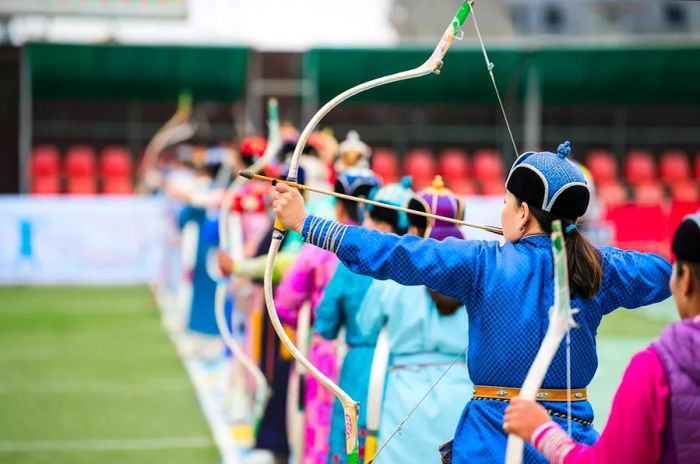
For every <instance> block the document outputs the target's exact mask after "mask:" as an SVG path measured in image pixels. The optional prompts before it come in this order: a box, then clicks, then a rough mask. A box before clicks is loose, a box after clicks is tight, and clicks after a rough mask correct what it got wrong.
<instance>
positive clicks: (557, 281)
mask: <svg viewBox="0 0 700 464" xmlns="http://www.w3.org/2000/svg"><path fill="white" fill-rule="evenodd" d="M552 256H553V258H554V264H553V268H554V306H552V309H551V310H550V313H549V327H547V332H546V334H545V336H544V339H543V340H542V344H541V345H540V349H539V351H537V355H536V356H535V360H534V361H533V362H532V365H531V366H530V370H529V371H528V373H527V376H526V377H525V381H524V382H523V386H522V388H521V390H520V395H519V396H520V397H521V398H524V399H527V400H531V401H535V399H536V397H537V391H538V390H539V389H540V387H541V386H542V382H543V381H544V377H545V375H546V374H547V370H548V369H549V366H550V365H551V364H552V360H553V359H554V355H555V354H556V352H557V350H558V349H559V345H560V344H561V341H562V339H563V338H564V337H565V336H566V337H567V339H568V334H569V329H571V328H573V327H576V326H577V325H576V323H575V322H574V319H573V315H574V314H575V313H577V312H578V310H575V309H574V310H572V309H571V302H570V300H569V272H568V268H567V261H566V244H565V242H564V235H563V234H562V230H561V221H554V222H553V223H552ZM567 347H568V345H567ZM568 364H569V363H568V359H567V366H568ZM567 390H569V388H568V386H567ZM569 407H570V406H569ZM569 415H570V414H569ZM523 447H524V443H523V439H522V438H520V437H518V436H516V435H513V434H510V435H508V446H507V448H506V464H520V463H521V462H522V459H523Z"/></svg>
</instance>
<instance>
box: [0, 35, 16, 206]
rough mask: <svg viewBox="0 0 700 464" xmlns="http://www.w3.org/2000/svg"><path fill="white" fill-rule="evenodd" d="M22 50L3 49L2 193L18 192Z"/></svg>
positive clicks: (0, 57) (0, 114)
mask: <svg viewBox="0 0 700 464" xmlns="http://www.w3.org/2000/svg"><path fill="white" fill-rule="evenodd" d="M19 76H20V51H19V49H18V48H14V47H0V193H18V192H19Z"/></svg>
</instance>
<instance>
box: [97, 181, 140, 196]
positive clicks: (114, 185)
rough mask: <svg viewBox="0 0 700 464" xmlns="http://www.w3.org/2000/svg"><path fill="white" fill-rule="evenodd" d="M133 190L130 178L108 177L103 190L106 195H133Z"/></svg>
mask: <svg viewBox="0 0 700 464" xmlns="http://www.w3.org/2000/svg"><path fill="white" fill-rule="evenodd" d="M133 191H134V186H133V185H132V183H131V179H129V178H125V177H117V178H106V179H104V181H103V183H102V192H103V193H104V194H106V195H131V193H133Z"/></svg>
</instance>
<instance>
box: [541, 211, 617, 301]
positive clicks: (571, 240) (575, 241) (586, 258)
mask: <svg viewBox="0 0 700 464" xmlns="http://www.w3.org/2000/svg"><path fill="white" fill-rule="evenodd" d="M528 206H530V205H528ZM530 212H531V213H532V215H533V216H534V217H535V220H536V221H537V223H538V224H539V225H540V227H541V228H542V230H543V231H544V232H545V233H547V234H551V233H552V222H554V221H556V220H560V221H561V225H562V228H563V229H564V230H566V229H567V228H568V226H570V225H572V224H574V221H572V220H571V219H569V218H564V217H561V216H556V215H554V214H551V213H547V212H546V211H542V210H541V209H538V208H533V207H532V206H530ZM564 242H565V243H566V259H567V261H568V265H569V266H568V267H569V287H570V288H571V293H572V295H574V296H580V297H582V298H593V297H594V296H595V295H596V293H598V290H600V286H601V284H602V283H603V263H602V258H601V256H600V252H599V251H598V249H597V248H596V247H594V246H593V245H592V244H591V242H589V241H588V239H586V237H584V235H583V234H582V233H581V232H579V230H578V229H576V228H574V229H572V230H570V231H569V232H565V233H564Z"/></svg>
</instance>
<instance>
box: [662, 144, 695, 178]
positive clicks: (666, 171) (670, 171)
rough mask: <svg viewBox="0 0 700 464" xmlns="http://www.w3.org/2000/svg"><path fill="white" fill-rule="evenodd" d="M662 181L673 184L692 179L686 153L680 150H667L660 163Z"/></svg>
mask: <svg viewBox="0 0 700 464" xmlns="http://www.w3.org/2000/svg"><path fill="white" fill-rule="evenodd" d="M660 171H661V179H662V180H663V181H664V182H666V183H668V184H671V183H673V182H678V181H684V180H687V179H689V178H690V162H688V156H686V154H685V152H683V151H679V150H667V151H665V152H664V153H663V155H661V163H660Z"/></svg>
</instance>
